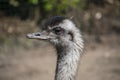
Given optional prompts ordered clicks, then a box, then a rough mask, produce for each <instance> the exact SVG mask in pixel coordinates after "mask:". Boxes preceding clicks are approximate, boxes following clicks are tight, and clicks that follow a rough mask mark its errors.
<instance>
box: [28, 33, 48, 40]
mask: <svg viewBox="0 0 120 80" xmlns="http://www.w3.org/2000/svg"><path fill="white" fill-rule="evenodd" d="M27 38H30V39H42V40H47V39H49V36H48V34H47V32H45V31H43V32H36V33H29V34H27Z"/></svg>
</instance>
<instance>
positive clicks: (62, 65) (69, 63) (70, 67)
mask: <svg viewBox="0 0 120 80" xmlns="http://www.w3.org/2000/svg"><path fill="white" fill-rule="evenodd" d="M27 37H28V38H29V39H38V40H45V41H48V42H50V43H51V44H52V45H53V46H54V47H55V48H56V52H57V62H56V70H55V78H54V80H76V75H77V71H78V66H79V63H80V59H81V55H82V54H83V49H84V40H83V38H82V35H81V31H80V30H79V28H78V27H76V25H75V24H74V22H73V21H72V20H71V19H69V18H68V17H64V16H53V17H51V18H49V19H48V20H47V21H46V22H45V24H44V26H42V31H41V32H35V33H28V34H27Z"/></svg>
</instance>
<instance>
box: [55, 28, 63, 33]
mask: <svg viewBox="0 0 120 80" xmlns="http://www.w3.org/2000/svg"><path fill="white" fill-rule="evenodd" d="M53 31H54V33H55V34H60V33H61V31H62V29H61V28H60V27H57V28H54V29H53Z"/></svg>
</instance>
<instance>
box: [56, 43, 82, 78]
mask: <svg viewBox="0 0 120 80" xmlns="http://www.w3.org/2000/svg"><path fill="white" fill-rule="evenodd" d="M79 58H80V53H79V50H78V49H77V48H75V46H72V45H71V46H70V45H69V46H64V47H62V46H57V65H56V75H55V80H75V77H76V72H77V68H78V63H79Z"/></svg>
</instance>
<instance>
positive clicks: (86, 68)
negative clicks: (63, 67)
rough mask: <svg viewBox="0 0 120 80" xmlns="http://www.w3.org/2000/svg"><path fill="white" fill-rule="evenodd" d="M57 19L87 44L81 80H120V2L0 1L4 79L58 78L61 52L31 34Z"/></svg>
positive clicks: (0, 79) (1, 72)
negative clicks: (69, 25) (29, 35)
mask: <svg viewBox="0 0 120 80" xmlns="http://www.w3.org/2000/svg"><path fill="white" fill-rule="evenodd" d="M57 15H59V16H65V17H69V18H70V17H73V19H72V20H73V21H74V23H75V24H76V26H77V27H79V29H80V30H81V32H82V35H83V38H84V40H85V50H84V54H85V55H86V56H83V61H82V63H81V67H80V71H79V74H80V75H79V76H78V80H80V79H81V80H88V79H89V80H120V77H119V75H120V67H119V66H120V62H119V61H120V49H119V48H120V0H0V80H48V79H49V80H53V75H54V68H55V66H53V65H55V56H54V55H53V54H51V53H55V51H54V50H53V49H52V48H51V46H49V45H48V43H45V42H44V41H38V40H29V39H27V38H26V34H27V33H29V32H30V33H31V32H36V31H39V30H40V28H41V26H43V24H44V22H45V21H46V20H47V19H48V18H50V17H52V16H57ZM46 56H47V57H46ZM91 57H92V59H91ZM50 60H51V61H50ZM50 64H51V66H49V65H50ZM43 65H44V66H43Z"/></svg>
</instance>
